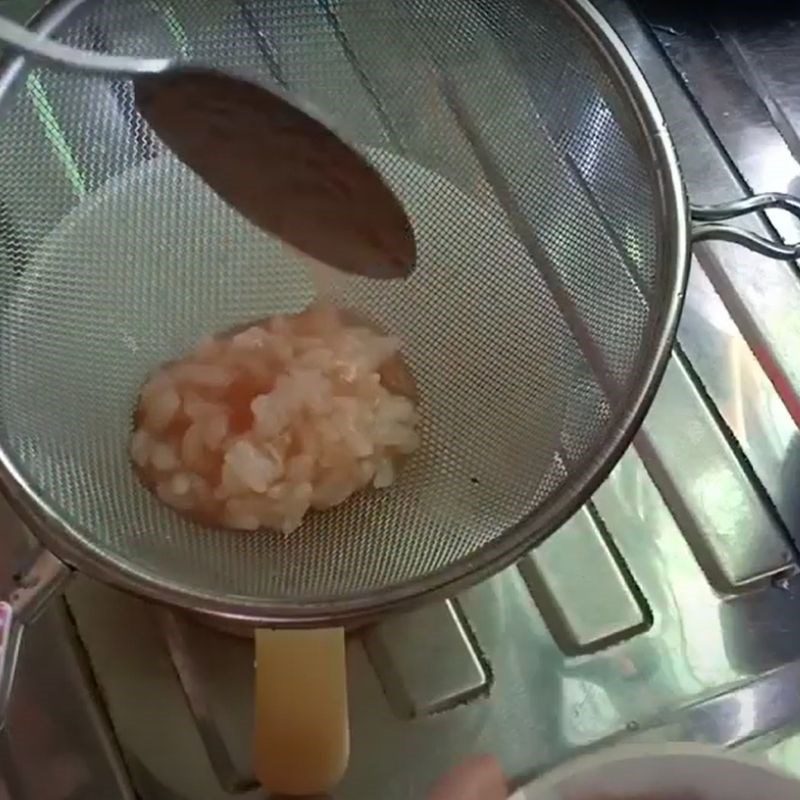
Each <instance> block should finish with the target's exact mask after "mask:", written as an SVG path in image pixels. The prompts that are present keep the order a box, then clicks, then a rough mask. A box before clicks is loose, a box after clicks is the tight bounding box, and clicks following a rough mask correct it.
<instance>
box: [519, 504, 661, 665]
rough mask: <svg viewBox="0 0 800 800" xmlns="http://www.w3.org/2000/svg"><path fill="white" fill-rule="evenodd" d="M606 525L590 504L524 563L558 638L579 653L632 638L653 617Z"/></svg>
mask: <svg viewBox="0 0 800 800" xmlns="http://www.w3.org/2000/svg"><path fill="white" fill-rule="evenodd" d="M601 524H602V523H601V522H599V521H598V520H597V519H596V515H595V513H594V511H593V509H592V508H591V506H586V507H584V508H582V509H581V510H580V511H579V512H578V513H577V514H575V516H574V517H573V518H572V519H571V520H570V521H569V522H568V523H567V524H566V525H564V526H563V528H562V529H561V530H560V531H559V533H558V536H553V537H551V538H550V539H549V540H548V541H546V542H543V543H542V544H540V545H539V546H538V547H537V548H536V549H535V550H533V551H532V552H531V553H530V554H529V555H527V556H526V557H525V558H523V559H522V560H521V561H520V562H519V565H518V566H519V570H520V572H521V573H522V576H523V578H524V579H525V582H526V583H527V584H528V587H529V589H530V591H531V595H532V596H533V599H534V601H535V602H536V604H537V606H538V607H539V612H540V613H541V614H542V617H543V618H544V620H545V622H546V623H547V626H548V628H549V629H550V632H551V633H552V634H553V637H554V638H555V640H556V641H557V642H558V643H559V645H560V646H561V648H562V650H564V652H565V653H570V654H573V655H577V654H579V653H589V652H592V651H595V650H600V649H602V648H604V647H609V646H610V645H612V644H615V643H617V642H620V641H622V640H623V639H627V638H630V637H631V636H634V635H635V634H637V633H640V632H641V631H643V630H644V629H646V628H647V626H648V625H649V624H650V621H651V620H650V612H649V610H648V609H647V608H646V606H645V603H644V600H643V598H642V596H641V593H640V592H639V589H638V587H637V586H636V585H635V584H634V583H633V581H632V580H631V577H630V575H629V574H628V573H627V571H626V569H625V567H624V566H623V565H622V564H621V563H620V559H619V555H618V553H617V552H616V549H615V548H614V546H613V544H612V543H611V542H610V541H609V540H608V538H607V534H605V533H604V532H603V530H602V529H601ZM587 579H588V580H587Z"/></svg>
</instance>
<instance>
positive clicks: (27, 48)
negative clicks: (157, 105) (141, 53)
mask: <svg viewBox="0 0 800 800" xmlns="http://www.w3.org/2000/svg"><path fill="white" fill-rule="evenodd" d="M0 42H2V43H4V44H6V45H8V46H9V47H11V48H12V49H13V50H16V51H17V52H19V53H22V54H23V55H27V56H32V57H33V58H36V59H38V60H39V61H42V62H44V63H46V64H48V65H49V66H54V67H61V68H64V69H71V70H79V71H81V72H94V73H99V74H104V75H153V74H158V73H160V72H164V71H165V70H167V69H169V68H170V67H172V66H173V65H174V62H173V60H172V59H169V58H134V57H132V56H110V55H106V54H105V53H93V52H91V51H89V50H79V49H78V48H77V47H69V46H68V45H65V44H61V42H56V41H54V40H53V39H48V38H47V37H45V36H43V35H42V34H40V33H36V32H35V31H31V30H28V29H27V28H24V27H23V26H22V25H17V23H15V22H11V20H9V19H5V18H4V17H0Z"/></svg>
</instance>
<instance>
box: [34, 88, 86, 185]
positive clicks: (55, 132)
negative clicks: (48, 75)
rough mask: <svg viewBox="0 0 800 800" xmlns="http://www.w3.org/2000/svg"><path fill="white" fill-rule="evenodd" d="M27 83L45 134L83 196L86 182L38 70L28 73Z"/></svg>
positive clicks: (68, 175) (68, 176)
mask: <svg viewBox="0 0 800 800" xmlns="http://www.w3.org/2000/svg"><path fill="white" fill-rule="evenodd" d="M25 84H26V89H27V91H28V96H29V97H30V98H31V102H32V103H33V107H34V109H35V110H36V115H37V116H38V117H39V122H41V124H42V127H43V129H44V133H45V136H47V139H48V140H49V142H50V144H51V145H52V146H53V150H54V151H55V153H56V155H57V156H58V159H59V160H60V161H61V163H62V164H63V165H64V170H65V172H66V173H67V178H68V179H69V182H70V184H72V188H73V189H74V190H75V193H76V194H77V195H78V196H80V197H82V196H83V195H85V194H86V183H85V181H84V179H83V175H82V174H81V171H80V168H79V167H78V164H77V162H76V161H75V157H74V156H73V155H72V150H71V149H70V146H69V144H68V143H67V139H66V137H65V136H64V132H63V131H62V130H61V126H60V125H59V124H58V119H57V118H56V115H55V112H54V111H53V107H52V106H51V105H50V100H49V99H48V97H47V91H46V90H45V88H44V86H43V85H42V82H41V80H40V79H39V76H38V74H37V73H36V72H31V73H30V74H29V75H28V77H27V80H26V81H25Z"/></svg>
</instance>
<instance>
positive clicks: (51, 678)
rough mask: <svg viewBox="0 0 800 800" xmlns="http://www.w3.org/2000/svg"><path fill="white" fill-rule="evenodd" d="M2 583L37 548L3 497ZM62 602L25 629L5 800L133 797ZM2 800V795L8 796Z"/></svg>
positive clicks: (8, 735)
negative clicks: (34, 547) (32, 544)
mask: <svg viewBox="0 0 800 800" xmlns="http://www.w3.org/2000/svg"><path fill="white" fill-rule="evenodd" d="M0 529H1V530H2V537H0V589H1V590H2V593H3V594H4V595H7V593H8V591H9V587H10V585H11V573H12V572H13V571H14V570H15V568H17V567H20V566H22V564H23V563H25V562H27V561H28V560H29V559H30V557H31V554H32V552H33V548H32V547H31V543H30V539H29V537H28V535H27V533H26V531H25V530H24V529H23V528H22V526H21V525H20V523H19V521H18V520H16V519H15V518H14V516H13V514H12V512H11V510H10V508H9V507H8V506H7V505H6V502H5V501H4V500H3V499H2V498H0ZM87 675H88V673H87V671H86V668H85V664H84V661H83V653H82V648H81V647H80V645H79V644H78V643H77V640H76V638H75V635H74V631H73V629H72V625H71V622H70V620H69V618H68V616H67V614H66V611H65V608H64V604H63V602H61V601H60V600H57V601H54V602H53V603H52V604H51V605H50V606H49V607H47V608H46V609H45V611H44V612H43V613H42V614H41V615H40V616H39V617H38V619H37V620H36V622H34V623H33V624H32V625H31V626H30V627H29V629H28V631H27V633H26V635H25V637H24V639H23V642H22V651H21V654H20V663H19V673H18V676H17V680H16V686H15V691H14V694H13V696H12V699H11V705H10V708H9V715H8V725H7V727H6V729H5V730H4V731H3V732H2V733H1V734H0V797H3V785H5V789H6V791H7V792H8V794H7V798H8V800H75V798H95V797H103V798H105V797H113V798H120V800H134V795H133V791H132V790H131V788H130V786H129V783H128V777H127V775H126V773H125V769H124V767H123V765H122V761H121V759H120V757H119V753H118V751H117V748H116V745H115V743H114V739H113V735H112V733H111V729H110V727H109V725H108V721H107V719H106V717H105V715H104V712H103V710H102V709H101V708H100V706H99V703H98V698H97V697H96V696H95V695H94V693H93V691H92V684H91V681H89V680H88V679H87ZM4 800H5V797H4Z"/></svg>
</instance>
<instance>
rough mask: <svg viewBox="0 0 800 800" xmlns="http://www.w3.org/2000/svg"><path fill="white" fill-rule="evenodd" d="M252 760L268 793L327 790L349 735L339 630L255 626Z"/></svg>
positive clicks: (339, 770)
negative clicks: (253, 740)
mask: <svg viewBox="0 0 800 800" xmlns="http://www.w3.org/2000/svg"><path fill="white" fill-rule="evenodd" d="M255 700H256V709H255V746H254V759H255V763H254V768H255V774H256V777H257V778H258V780H259V781H260V782H261V783H262V785H263V786H264V788H265V789H267V790H268V791H269V792H272V793H273V794H278V795H288V796H308V795H321V794H326V793H328V792H330V791H331V790H332V789H333V787H335V786H336V784H337V783H338V782H339V780H340V779H341V778H342V776H343V775H344V772H345V769H346V768H347V761H348V758H349V754H350V740H349V730H348V716H347V676H346V669H345V644H344V630H343V629H341V628H323V629H317V630H268V629H263V628H262V629H259V630H257V631H256V693H255Z"/></svg>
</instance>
